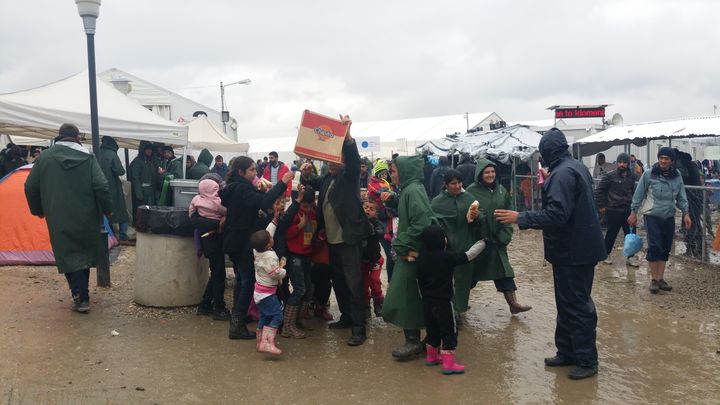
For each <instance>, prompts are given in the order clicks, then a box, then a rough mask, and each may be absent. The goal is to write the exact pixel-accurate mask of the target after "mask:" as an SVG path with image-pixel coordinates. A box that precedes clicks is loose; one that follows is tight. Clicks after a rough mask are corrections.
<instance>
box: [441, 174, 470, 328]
mask: <svg viewBox="0 0 720 405" xmlns="http://www.w3.org/2000/svg"><path fill="white" fill-rule="evenodd" d="M462 177H463V174H462V173H461V172H460V171H458V170H455V169H450V170H448V171H447V172H446V173H445V177H444V179H443V181H444V183H445V190H443V191H441V192H440V194H439V195H438V196H437V197H435V198H434V199H433V200H432V204H431V206H432V210H433V213H435V218H437V220H438V222H439V223H440V226H441V227H442V228H443V230H444V231H445V234H446V235H447V238H448V244H447V248H448V250H452V251H454V252H465V251H467V250H468V249H470V247H471V246H472V245H473V244H474V243H475V242H477V241H478V240H480V239H482V238H480V234H481V230H480V229H478V225H480V221H476V218H477V216H478V212H479V211H478V210H477V209H474V210H472V211H470V206H471V205H472V203H473V201H475V198H473V197H472V196H471V195H470V194H468V193H467V192H465V191H464V190H463V183H462ZM468 212H470V214H468ZM468 215H470V217H468ZM469 220H470V221H471V222H468V221H469ZM473 268H474V262H470V263H467V264H463V265H459V266H455V270H454V271H453V284H454V285H455V294H454V295H453V300H452V303H453V309H454V310H455V312H456V314H461V313H463V312H465V311H467V310H468V308H469V306H468V301H469V300H470V290H471V289H472V287H473ZM456 319H457V315H456Z"/></svg>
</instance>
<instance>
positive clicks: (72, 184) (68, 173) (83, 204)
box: [25, 144, 113, 274]
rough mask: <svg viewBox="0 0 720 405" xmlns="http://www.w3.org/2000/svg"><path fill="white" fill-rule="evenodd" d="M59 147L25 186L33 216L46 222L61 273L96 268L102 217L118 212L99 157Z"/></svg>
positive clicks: (46, 156) (34, 170)
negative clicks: (114, 209)
mask: <svg viewBox="0 0 720 405" xmlns="http://www.w3.org/2000/svg"><path fill="white" fill-rule="evenodd" d="M78 149H79V145H78V148H75V147H69V146H66V145H63V144H56V145H55V146H53V147H51V148H50V149H48V150H46V151H45V152H43V153H42V154H41V155H40V157H39V158H38V159H37V160H35V162H34V165H33V168H32V171H31V172H30V174H29V175H28V178H27V180H26V181H25V196H26V198H27V202H28V206H29V208H30V212H31V213H32V214H33V215H37V216H44V217H45V220H46V221H47V226H48V231H49V233H50V243H51V245H52V249H53V254H54V255H55V263H56V266H57V268H58V271H59V272H60V273H62V274H65V273H72V272H75V271H78V270H84V269H88V268H90V267H95V266H96V265H97V263H98V258H99V253H100V247H101V245H100V243H101V240H100V227H101V225H102V216H103V214H104V213H105V214H109V213H112V212H113V207H112V202H111V200H110V189H109V187H108V181H107V180H106V179H105V175H103V172H102V170H101V169H100V165H99V164H98V163H97V160H95V157H94V156H93V155H92V154H90V153H88V152H84V151H80V150H78Z"/></svg>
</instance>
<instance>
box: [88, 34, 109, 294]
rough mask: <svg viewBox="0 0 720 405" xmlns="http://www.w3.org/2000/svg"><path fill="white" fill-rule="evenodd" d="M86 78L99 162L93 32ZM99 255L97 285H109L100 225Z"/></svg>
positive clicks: (102, 230) (104, 232) (94, 150)
mask: <svg viewBox="0 0 720 405" xmlns="http://www.w3.org/2000/svg"><path fill="white" fill-rule="evenodd" d="M85 36H86V37H87V52H88V79H89V87H90V132H91V134H92V149H93V154H94V155H95V159H97V161H98V164H100V128H99V124H98V105H97V76H96V75H95V34H93V33H90V32H87V33H86V34H85ZM99 236H100V245H101V246H100V255H99V256H100V257H99V258H98V264H97V285H98V287H110V285H111V284H110V258H109V256H108V255H109V252H108V247H107V232H106V231H105V226H101V227H100V235H99Z"/></svg>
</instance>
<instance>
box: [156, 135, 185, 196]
mask: <svg viewBox="0 0 720 405" xmlns="http://www.w3.org/2000/svg"><path fill="white" fill-rule="evenodd" d="M159 172H160V199H159V201H158V202H159V204H160V205H168V206H172V205H173V193H172V191H171V189H170V180H174V179H182V178H183V172H182V158H176V157H175V151H174V150H173V148H172V146H167V145H166V146H163V147H162V159H161V160H160V169H159Z"/></svg>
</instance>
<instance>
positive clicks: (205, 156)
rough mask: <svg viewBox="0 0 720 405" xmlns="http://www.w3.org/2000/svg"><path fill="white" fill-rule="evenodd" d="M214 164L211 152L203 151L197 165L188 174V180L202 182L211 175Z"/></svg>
mask: <svg viewBox="0 0 720 405" xmlns="http://www.w3.org/2000/svg"><path fill="white" fill-rule="evenodd" d="M212 164H213V156H212V154H211V153H210V151H209V150H207V149H203V150H202V151H201V152H200V156H198V160H197V163H196V164H195V166H193V167H191V168H190V170H188V172H187V178H188V179H190V180H200V178H201V177H202V176H204V175H206V174H208V173H210V166H211V165H212Z"/></svg>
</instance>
